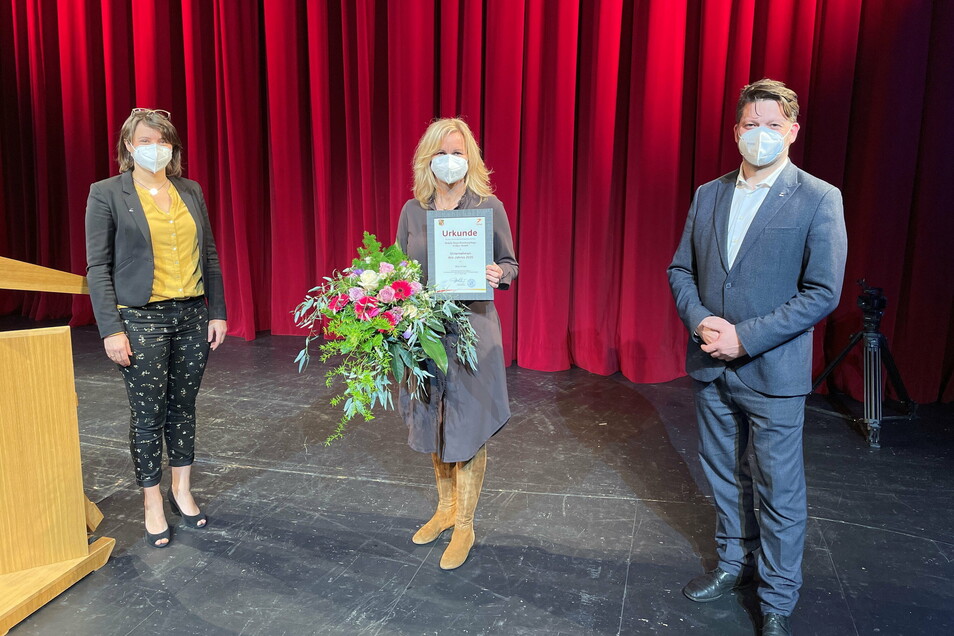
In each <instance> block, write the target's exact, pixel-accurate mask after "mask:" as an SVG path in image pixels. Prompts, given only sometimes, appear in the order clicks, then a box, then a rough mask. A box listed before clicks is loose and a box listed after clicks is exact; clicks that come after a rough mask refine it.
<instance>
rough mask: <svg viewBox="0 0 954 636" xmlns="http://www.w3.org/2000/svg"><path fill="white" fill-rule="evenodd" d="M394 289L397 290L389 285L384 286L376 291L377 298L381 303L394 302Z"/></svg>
mask: <svg viewBox="0 0 954 636" xmlns="http://www.w3.org/2000/svg"><path fill="white" fill-rule="evenodd" d="M396 291H397V290H395V289H394V288H392V287H391V286H388V287H385V288H383V289H382V290H381V291H379V292H378V300H380V301H381V302H382V303H390V302H394V299H395V297H396V295H397V294H396V293H395V292H396Z"/></svg>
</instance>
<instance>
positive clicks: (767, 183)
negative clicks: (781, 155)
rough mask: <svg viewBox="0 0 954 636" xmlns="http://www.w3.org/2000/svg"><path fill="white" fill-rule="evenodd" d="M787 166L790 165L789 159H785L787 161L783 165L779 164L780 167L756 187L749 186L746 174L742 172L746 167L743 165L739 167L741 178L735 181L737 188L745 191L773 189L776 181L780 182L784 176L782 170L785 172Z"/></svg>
mask: <svg viewBox="0 0 954 636" xmlns="http://www.w3.org/2000/svg"><path fill="white" fill-rule="evenodd" d="M787 165H788V157H785V160H784V161H782V163H781V164H779V165H778V167H777V168H775V170H773V171H772V172H771V173H769V175H768V176H767V177H765V178H764V179H762V180H761V181H759V182H758V183H756V184H755V185H749V183H748V182H747V181H746V180H745V175H744V173H743V172H742V168H743V167H744V166H745V164H742V166H739V176H738V177H736V179H735V187H737V188H743V189H745V190H756V189H758V188H771V187H772V186H773V185H775V181H776V180H778V176H779V175H780V174H782V170H784V169H785V166H787Z"/></svg>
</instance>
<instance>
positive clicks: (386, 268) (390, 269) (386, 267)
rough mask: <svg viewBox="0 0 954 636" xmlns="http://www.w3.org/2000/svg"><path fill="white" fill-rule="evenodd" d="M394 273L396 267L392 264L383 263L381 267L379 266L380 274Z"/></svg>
mask: <svg viewBox="0 0 954 636" xmlns="http://www.w3.org/2000/svg"><path fill="white" fill-rule="evenodd" d="M393 271H394V265H391V263H381V265H379V266H378V273H379V274H390V273H391V272H393Z"/></svg>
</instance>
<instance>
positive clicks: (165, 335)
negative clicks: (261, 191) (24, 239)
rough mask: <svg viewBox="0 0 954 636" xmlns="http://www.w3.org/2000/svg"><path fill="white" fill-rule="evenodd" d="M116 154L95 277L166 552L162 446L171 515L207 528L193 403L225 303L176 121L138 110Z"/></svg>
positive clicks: (96, 224)
mask: <svg viewBox="0 0 954 636" xmlns="http://www.w3.org/2000/svg"><path fill="white" fill-rule="evenodd" d="M117 153H118V161H119V170H120V174H119V175H118V176H115V177H110V178H109V179H105V180H103V181H99V182H97V183H94V184H93V185H92V186H91V187H90V192H89V199H88V201H87V203H86V261H87V267H86V271H87V279H88V281H89V289H90V297H91V298H92V303H93V313H94V314H95V316H96V322H97V324H98V325H99V333H100V336H101V337H102V338H103V345H104V347H105V349H106V355H107V356H109V359H110V360H112V361H113V362H115V363H116V364H117V365H118V368H119V370H120V371H121V373H122V376H123V379H124V381H125V383H126V393H127V395H128V397H129V408H130V411H131V415H130V420H129V444H130V450H131V452H132V459H133V465H134V467H135V473H136V483H137V484H139V486H140V487H142V489H143V499H144V506H145V525H146V541H147V543H148V544H149V545H150V546H152V547H155V548H165V547H166V546H168V545H169V541H170V540H171V537H172V535H171V532H170V529H169V524H168V523H167V522H166V518H165V512H164V511H163V502H162V493H161V491H160V485H159V483H160V481H161V479H162V441H163V438H165V443H166V452H167V454H168V457H169V467H170V468H171V472H172V487H171V488H170V489H169V492H168V499H169V504H170V506H171V508H172V511H173V512H174V513H176V514H179V515H181V516H182V518H183V521H184V523H185V524H186V525H188V526H190V527H193V528H204V527H205V526H206V524H207V523H208V519H207V517H206V515H204V514H202V513H201V512H200V511H199V508H198V506H197V505H196V503H195V500H194V499H193V498H192V492H191V469H192V462H193V459H194V456H195V399H196V395H197V394H198V392H199V384H200V383H201V381H202V374H203V372H204V370H205V363H206V359H207V358H208V355H209V349H210V348H211V349H215V348H217V347H218V346H219V345H220V344H222V342H223V341H224V339H225V333H226V322H225V294H224V292H223V289H222V272H221V271H220V269H219V258H218V254H217V252H216V250H215V242H214V241H213V239H212V228H211V226H210V224H209V214H208V210H207V209H206V206H205V198H204V197H203V195H202V188H200V187H199V184H197V183H196V182H195V181H190V180H188V179H183V178H182V177H181V176H180V175H181V174H182V144H181V142H180V140H179V134H178V132H177V131H176V129H175V126H173V125H172V122H171V121H170V120H169V113H168V112H167V111H164V110H152V109H145V108H134V109H133V111H132V113H130V115H129V117H128V118H127V119H126V122H125V123H124V124H123V127H122V130H121V132H120V138H119V142H118V144H117Z"/></svg>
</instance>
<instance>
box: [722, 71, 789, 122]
mask: <svg viewBox="0 0 954 636" xmlns="http://www.w3.org/2000/svg"><path fill="white" fill-rule="evenodd" d="M762 100H768V101H773V102H778V105H779V106H780V107H781V109H782V114H783V115H785V118H786V119H788V120H789V121H796V120H798V95H796V94H795V91H793V90H792V89H790V88H788V87H787V86H785V84H783V83H782V82H779V81H778V80H772V79H769V78H767V77H766V78H763V79H760V80H759V81H757V82H752V83H751V84H747V85H745V86H743V87H742V92H741V93H739V102H738V104H736V107H735V123H739V122H740V121H742V112H743V111H744V110H745V106H746V104H751V103H753V102H758V101H762Z"/></svg>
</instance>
